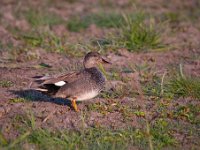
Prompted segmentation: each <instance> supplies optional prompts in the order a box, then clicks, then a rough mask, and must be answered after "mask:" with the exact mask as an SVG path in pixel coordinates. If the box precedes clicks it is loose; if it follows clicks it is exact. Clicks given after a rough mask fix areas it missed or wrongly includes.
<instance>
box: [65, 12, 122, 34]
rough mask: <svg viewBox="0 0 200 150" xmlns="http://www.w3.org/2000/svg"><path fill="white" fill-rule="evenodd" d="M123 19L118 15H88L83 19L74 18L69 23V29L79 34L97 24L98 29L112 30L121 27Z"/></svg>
mask: <svg viewBox="0 0 200 150" xmlns="http://www.w3.org/2000/svg"><path fill="white" fill-rule="evenodd" d="M122 21H123V17H122V16H121V15H120V14H116V13H108V14H106V13H98V14H91V15H86V16H83V17H73V18H71V19H70V20H69V21H68V23H67V27H68V29H69V30H70V31H73V32H79V31H80V30H84V29H86V28H88V27H89V25H90V24H95V25H97V26H98V27H101V28H102V27H104V28H112V27H119V26H120V25H121V22H122Z"/></svg>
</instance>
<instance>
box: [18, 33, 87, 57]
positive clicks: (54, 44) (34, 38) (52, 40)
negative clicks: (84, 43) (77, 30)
mask: <svg viewBox="0 0 200 150" xmlns="http://www.w3.org/2000/svg"><path fill="white" fill-rule="evenodd" d="M21 38H22V40H23V41H24V43H25V45H24V46H25V47H27V48H29V49H30V48H42V49H44V50H46V51H48V52H55V53H62V54H67V55H70V56H77V57H80V56H83V53H84V50H82V48H81V46H80V45H79V47H77V45H76V44H73V43H68V42H66V41H67V40H66V37H58V36H56V35H55V34H54V33H53V32H51V31H48V32H40V31H35V32H33V31H32V32H29V33H25V34H22V35H21Z"/></svg>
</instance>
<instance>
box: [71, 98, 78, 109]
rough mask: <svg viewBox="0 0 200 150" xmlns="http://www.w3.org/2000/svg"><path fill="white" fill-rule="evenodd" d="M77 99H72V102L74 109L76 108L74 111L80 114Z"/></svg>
mask: <svg viewBox="0 0 200 150" xmlns="http://www.w3.org/2000/svg"><path fill="white" fill-rule="evenodd" d="M76 100H77V99H76V98H75V97H74V98H72V100H71V104H72V107H73V108H74V110H75V111H76V112H78V107H77V104H76Z"/></svg>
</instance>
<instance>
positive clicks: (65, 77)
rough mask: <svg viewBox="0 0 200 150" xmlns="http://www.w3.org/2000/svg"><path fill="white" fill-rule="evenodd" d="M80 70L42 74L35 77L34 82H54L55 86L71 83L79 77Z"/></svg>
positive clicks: (43, 83)
mask: <svg viewBox="0 0 200 150" xmlns="http://www.w3.org/2000/svg"><path fill="white" fill-rule="evenodd" d="M81 74H82V72H70V73H67V74H66V73H64V74H59V75H54V76H43V77H40V78H38V79H36V82H40V85H45V84H54V85H55V86H63V85H64V84H66V83H71V82H74V81H76V80H77V79H79V78H80V76H81Z"/></svg>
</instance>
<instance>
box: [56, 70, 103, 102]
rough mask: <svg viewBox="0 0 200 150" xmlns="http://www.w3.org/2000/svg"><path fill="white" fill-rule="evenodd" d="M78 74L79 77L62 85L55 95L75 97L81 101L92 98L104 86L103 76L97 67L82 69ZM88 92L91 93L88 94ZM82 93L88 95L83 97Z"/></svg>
mask: <svg viewBox="0 0 200 150" xmlns="http://www.w3.org/2000/svg"><path fill="white" fill-rule="evenodd" d="M80 74H81V78H78V79H77V80H75V81H74V82H71V83H68V84H66V85H64V86H62V87H61V88H60V89H59V91H58V92H57V93H56V95H55V96H56V97H62V98H65V97H69V98H70V97H76V98H77V101H82V100H87V99H91V98H94V97H95V96H97V95H98V94H99V93H100V91H101V90H102V89H103V88H104V85H105V77H104V75H103V74H102V73H101V72H100V71H99V70H98V69H97V68H95V67H93V68H87V69H84V70H83V71H81V72H80ZM90 93H93V94H91V96H90ZM94 93H95V94H94ZM84 95H88V97H87V96H85V97H84ZM83 97H84V98H83Z"/></svg>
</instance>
